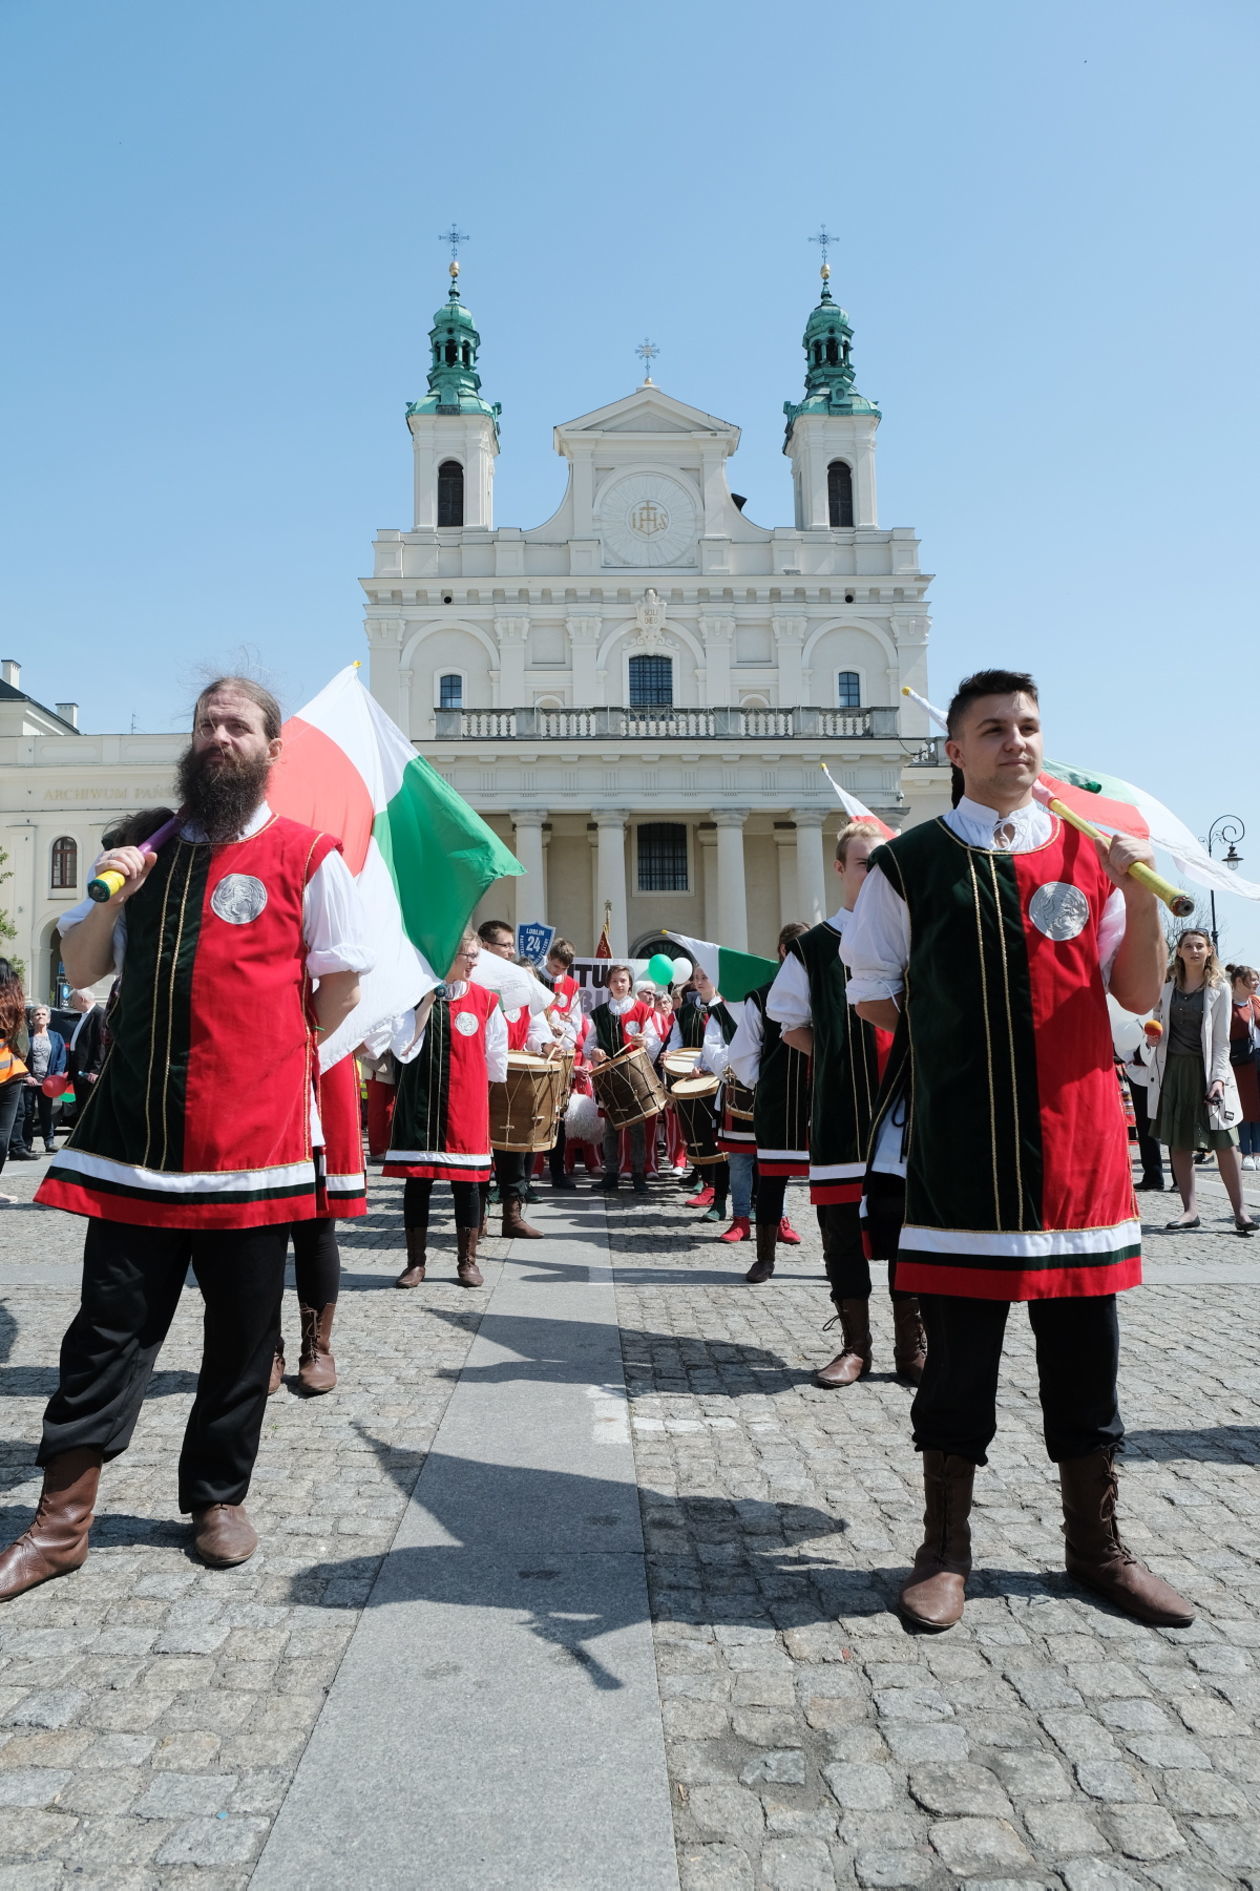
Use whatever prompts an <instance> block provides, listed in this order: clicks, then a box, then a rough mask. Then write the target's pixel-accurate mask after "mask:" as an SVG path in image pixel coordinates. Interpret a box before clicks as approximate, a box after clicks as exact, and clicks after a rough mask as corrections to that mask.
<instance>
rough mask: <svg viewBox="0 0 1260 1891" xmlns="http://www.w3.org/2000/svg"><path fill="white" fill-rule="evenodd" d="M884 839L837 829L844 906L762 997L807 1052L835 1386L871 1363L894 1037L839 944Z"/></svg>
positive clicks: (796, 948)
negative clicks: (878, 1101)
mask: <svg viewBox="0 0 1260 1891" xmlns="http://www.w3.org/2000/svg"><path fill="white" fill-rule="evenodd" d="M882 839H883V832H882V830H881V829H880V828H878V827H876V826H875V825H874V824H873V823H872V822H870V821H850V822H848V823H847V825H846V826H844V827H842V828H841V829H840V833H839V835H838V836H837V839H836V858H835V871H836V875H837V877H838V878H839V881H840V895H841V898H840V905H839V907H838V908H837V910H836V911H835V912H834V913H833V914H832V915H831V918H830V919H826V920H824V921H823V923H822V925H820V926H813V927H811V928H810V930H809V931H808V932H807V933H805V934H804V935H803V936H802V937H801V938H799V939H796V940H794V941H793V943H792V944H791V945H790V946H789V948H788V951H787V955H786V957H785V958H784V960H783V964H782V965H781V967H780V968H779V974H778V977H777V978H776V979H775V981H774V984H773V985H772V986H771V987H770V996H769V997H768V998H767V1000H766V1016H767V1017H769V1018H773V1019H774V1021H775V1022H776V1023H777V1024H779V1025H781V1026H782V1029H783V1041H784V1043H785V1044H787V1045H789V1046H790V1047H791V1048H792V1049H793V1050H797V1051H800V1052H802V1053H803V1054H804V1055H805V1056H807V1057H812V1059H813V1070H814V1078H813V1085H814V1087H813V1097H812V1102H811V1108H810V1126H809V1195H810V1200H811V1201H812V1202H813V1204H814V1207H815V1210H816V1211H817V1215H818V1226H819V1229H820V1230H821V1233H822V1238H823V1261H824V1264H825V1266H826V1269H827V1280H828V1283H829V1285H830V1287H831V1299H832V1303H833V1305H834V1306H835V1309H836V1314H835V1317H836V1318H838V1320H839V1322H840V1350H839V1352H838V1353H837V1354H836V1356H835V1358H834V1359H833V1360H831V1362H830V1363H829V1364H828V1365H826V1366H822V1367H820V1368H819V1370H818V1371H817V1372H816V1373H815V1374H814V1383H815V1385H820V1386H824V1387H826V1388H827V1389H828V1390H832V1391H834V1390H837V1389H840V1388H842V1387H845V1386H850V1385H853V1384H855V1383H856V1382H857V1380H859V1379H864V1378H865V1377H866V1375H867V1373H869V1371H870V1369H871V1318H870V1308H871V1269H870V1263H869V1261H868V1260H867V1257H866V1252H865V1249H864V1247H863V1243H862V1220H861V1203H862V1182H863V1177H864V1175H865V1172H866V1153H867V1144H868V1142H869V1140H870V1133H871V1120H872V1114H873V1111H874V1106H875V1097H876V1092H877V1090H878V1088H879V1079H880V1066H881V1064H882V1062H883V1061H884V1059H885V1058H886V1056H887V1053H888V1047H889V1045H890V1043H891V1039H890V1038H888V1037H887V1036H886V1035H884V1034H883V1033H881V1032H878V1031H876V1030H875V1029H874V1028H873V1027H872V1026H871V1025H869V1024H864V1023H863V1022H862V1021H861V1020H860V1019H858V1018H856V1017H855V1016H854V1015H853V1013H852V1011H851V1010H850V1008H849V1006H848V1004H847V1002H846V989H847V974H846V970H845V964H844V960H843V959H842V958H841V956H840V953H841V943H840V942H841V939H842V938H844V937H847V928H848V927H849V925H850V924H851V923H852V918H853V908H854V907H855V906H856V904H857V899H858V895H859V893H860V892H861V891H862V888H863V886H864V884H865V881H866V865H867V860H868V858H869V856H870V854H871V850H872V849H873V848H875V847H877V846H878V845H879V843H880V841H881V840H882ZM889 1291H890V1294H891V1298H892V1312H893V1335H894V1337H893V1363H894V1365H895V1367H896V1370H897V1374H898V1377H900V1378H903V1379H908V1380H909V1381H910V1382H911V1383H912V1384H917V1383H918V1380H919V1376H920V1374H921V1372H922V1369H923V1329H922V1326H921V1325H920V1322H919V1309H918V1305H917V1303H916V1301H915V1298H914V1295H913V1294H910V1293H906V1292H903V1291H902V1289H901V1288H900V1286H891V1287H890V1290H889Z"/></svg>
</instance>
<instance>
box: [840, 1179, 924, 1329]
mask: <svg viewBox="0 0 1260 1891" xmlns="http://www.w3.org/2000/svg"><path fill="white" fill-rule="evenodd" d="M815 1213H816V1214H817V1216H818V1231H819V1233H820V1234H821V1235H822V1240H823V1265H824V1267H825V1268H826V1269H827V1284H828V1285H829V1287H830V1288H831V1298H832V1299H833V1300H834V1302H835V1304H836V1305H837V1306H839V1305H840V1302H841V1301H842V1300H869V1299H870V1297H871V1264H870V1262H869V1261H868V1260H867V1258H866V1249H865V1246H864V1245H863V1242H862V1213H861V1205H860V1203H858V1202H826V1203H820V1204H819V1205H818V1206H817V1208H816V1209H815ZM890 1274H891V1269H890ZM889 1292H890V1293H891V1295H892V1297H893V1299H894V1300H913V1298H914V1295H913V1294H908V1293H900V1292H899V1291H898V1290H897V1288H895V1287H890V1288H889Z"/></svg>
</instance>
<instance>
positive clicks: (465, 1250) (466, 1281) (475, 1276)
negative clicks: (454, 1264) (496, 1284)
mask: <svg viewBox="0 0 1260 1891" xmlns="http://www.w3.org/2000/svg"><path fill="white" fill-rule="evenodd" d="M455 1232H456V1234H457V1236H458V1237H459V1265H458V1268H457V1269H456V1275H455V1277H456V1279H457V1280H458V1281H459V1284H460V1286H461V1287H484V1286H485V1284H486V1283H485V1281H484V1280H483V1278H482V1274H481V1269H480V1268H479V1267H478V1265H477V1238H478V1234H479V1230H478V1229H476V1228H457V1229H456V1230H455Z"/></svg>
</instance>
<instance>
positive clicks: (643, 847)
mask: <svg viewBox="0 0 1260 1891" xmlns="http://www.w3.org/2000/svg"><path fill="white" fill-rule="evenodd" d="M638 842H639V870H638V887H639V891H640V893H686V892H687V891H688V889H689V883H688V879H687V830H686V828H685V827H684V826H683V824H682V822H681V821H645V822H644V823H643V825H642V826H641V827H640V828H639V831H638Z"/></svg>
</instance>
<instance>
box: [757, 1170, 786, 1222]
mask: <svg viewBox="0 0 1260 1891" xmlns="http://www.w3.org/2000/svg"><path fill="white" fill-rule="evenodd" d="M787 1185H788V1178H787V1176H786V1175H763V1174H762V1173H761V1170H760V1169H758V1171H757V1197H756V1209H757V1215H756V1219H757V1220H758V1221H761V1222H765V1221H769V1222H773V1224H774V1226H775V1227H776V1228H777V1227H778V1225H779V1223H780V1222H781V1221H782V1219H783V1204H784V1202H785V1201H786V1200H787Z"/></svg>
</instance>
